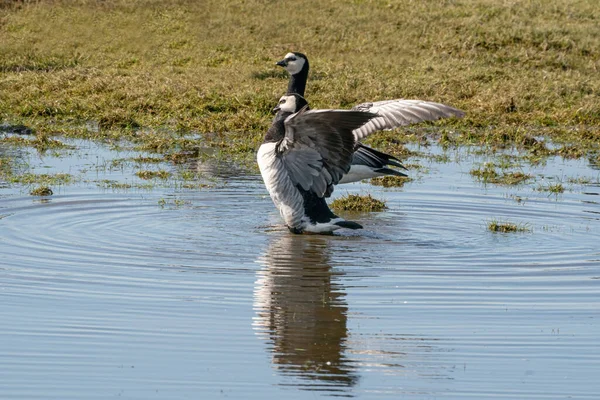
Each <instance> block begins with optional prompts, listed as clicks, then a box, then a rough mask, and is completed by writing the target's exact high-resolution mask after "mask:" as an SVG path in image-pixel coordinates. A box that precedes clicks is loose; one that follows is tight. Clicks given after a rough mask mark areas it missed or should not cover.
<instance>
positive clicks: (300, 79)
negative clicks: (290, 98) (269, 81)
mask: <svg viewBox="0 0 600 400" xmlns="http://www.w3.org/2000/svg"><path fill="white" fill-rule="evenodd" d="M307 62H308V61H307ZM307 79H308V66H307V65H305V66H304V68H302V69H301V70H300V72H298V73H297V74H294V75H290V82H289V83H288V89H287V91H288V93H298V94H299V95H300V96H304V90H305V89H306V80H307Z"/></svg>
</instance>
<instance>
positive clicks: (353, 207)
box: [330, 194, 387, 212]
mask: <svg viewBox="0 0 600 400" xmlns="http://www.w3.org/2000/svg"><path fill="white" fill-rule="evenodd" d="M330 207H331V208H332V209H334V210H338V211H357V212H358V211H361V212H362V211H364V212H370V211H383V210H385V209H386V208H387V206H386V205H385V202H384V201H381V200H377V199H375V198H373V196H371V195H370V194H367V195H364V196H361V195H357V194H348V195H345V196H342V197H340V198H337V199H335V200H334V201H332V202H331V204H330Z"/></svg>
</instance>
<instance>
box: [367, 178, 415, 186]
mask: <svg viewBox="0 0 600 400" xmlns="http://www.w3.org/2000/svg"><path fill="white" fill-rule="evenodd" d="M412 180H413V179H412V178H410V177H407V176H380V177H377V178H372V179H371V184H372V185H375V186H383V187H403V186H404V184H405V183H407V182H410V181H412Z"/></svg>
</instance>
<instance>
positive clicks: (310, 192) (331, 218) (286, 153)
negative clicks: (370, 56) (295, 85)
mask: <svg viewBox="0 0 600 400" xmlns="http://www.w3.org/2000/svg"><path fill="white" fill-rule="evenodd" d="M299 105H300V104H297V103H296V97H294V96H284V97H282V98H281V100H280V101H279V104H278V106H277V107H276V111H277V115H276V116H275V119H274V120H273V124H272V125H271V127H270V128H269V130H268V131H267V133H266V135H265V139H264V142H263V144H262V145H261V146H260V148H259V150H258V154H257V161H258V166H259V168H260V172H261V175H262V177H263V180H264V182H265V186H266V187H267V190H268V191H269V194H270V195H271V199H272V200H273V202H274V203H275V206H276V207H277V208H278V209H279V212H280V214H281V217H282V218H283V220H284V221H285V224H286V225H287V227H288V229H289V230H290V231H291V232H293V233H302V232H313V233H330V232H332V231H334V230H337V229H339V228H350V229H360V228H362V226H360V225H359V224H357V223H355V222H351V221H346V220H344V219H342V218H340V217H338V216H337V215H335V214H334V213H333V212H332V211H331V210H330V209H329V207H328V206H327V203H326V202H325V198H326V197H329V196H330V195H331V193H332V192H333V186H334V185H335V184H337V183H339V181H340V180H341V178H342V177H343V176H344V175H345V174H347V173H348V171H349V170H350V165H351V162H352V154H353V152H354V149H355V146H356V139H355V135H354V134H353V131H354V130H356V129H359V128H360V127H362V126H364V124H366V123H368V122H369V121H370V120H371V119H373V118H375V117H376V115H375V114H372V113H369V112H363V111H351V110H308V107H307V106H303V107H301V108H299Z"/></svg>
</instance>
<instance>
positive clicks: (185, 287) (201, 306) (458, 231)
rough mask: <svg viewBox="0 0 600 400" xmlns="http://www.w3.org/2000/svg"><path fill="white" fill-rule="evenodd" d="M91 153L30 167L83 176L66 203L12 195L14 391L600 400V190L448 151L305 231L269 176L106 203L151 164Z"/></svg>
mask: <svg viewBox="0 0 600 400" xmlns="http://www.w3.org/2000/svg"><path fill="white" fill-rule="evenodd" d="M77 146H78V147H79V148H80V150H79V151H76V152H71V153H70V154H66V155H64V154H63V155H62V156H61V157H53V156H44V157H40V156H38V155H37V154H35V153H32V152H29V151H26V150H19V151H20V152H21V154H15V156H16V157H19V158H21V159H23V160H25V161H27V163H28V164H29V166H30V168H33V170H34V171H35V172H36V173H48V172H57V171H62V172H69V173H72V174H74V175H77V176H78V177H79V178H80V179H79V181H78V182H76V183H74V184H72V185H66V186H61V187H56V188H55V187H53V190H54V193H55V194H54V195H53V196H51V197H46V198H39V197H33V196H30V195H29V194H28V191H29V190H28V188H24V187H19V186H15V185H8V184H6V183H3V182H0V254H2V257H1V259H0V320H1V321H2V328H1V329H0V398H2V399H17V398H18V399H41V398H60V399H82V398H86V399H91V398H101V399H104V398H108V397H115V396H118V397H123V398H128V399H149V398H157V399H187V398H220V397H228V398H239V399H242V398H243V399H254V398H256V399H259V398H260V399H264V398H281V397H285V398H286V399H313V398H320V397H330V396H334V397H339V396H342V397H360V398H368V399H372V398H380V399H397V398H402V399H441V398H443V399H467V398H473V399H481V398H490V399H561V398H571V399H596V398H598V393H600V380H598V376H599V373H600V347H599V346H598V343H599V341H600V245H599V244H598V243H600V241H599V239H600V205H599V200H600V197H598V196H599V195H600V186H599V185H598V184H597V183H592V184H586V185H583V184H567V183H565V186H566V188H567V190H566V191H565V193H563V194H559V195H549V194H548V193H547V192H540V191H537V190H536V187H537V186H538V185H539V183H532V184H529V185H523V186H519V187H502V186H495V185H488V186H484V185H482V184H480V183H478V182H476V181H474V180H473V178H472V177H471V176H470V175H469V170H470V169H471V168H472V167H473V165H474V163H475V164H476V163H479V162H483V161H484V159H483V158H480V157H479V156H470V155H468V154H467V155H465V154H464V152H463V153H460V152H457V153H450V154H449V156H450V159H451V161H450V162H448V163H436V162H427V161H423V163H425V164H426V167H427V172H423V173H418V172H415V171H413V172H411V175H413V176H416V177H417V178H418V179H416V180H415V181H413V182H410V183H408V184H406V185H405V187H404V188H390V189H384V188H381V187H376V186H371V185H369V184H367V183H358V184H352V185H345V186H341V187H338V189H337V190H336V192H335V194H334V196H340V195H343V194H346V193H367V192H368V193H370V194H372V195H373V196H374V197H376V198H380V199H384V200H386V201H387V205H388V207H389V209H388V210H387V211H385V212H381V213H366V214H359V215H351V216H347V217H348V218H352V219H354V220H357V221H358V222H360V223H361V224H363V225H364V226H365V229H364V230H362V231H356V232H349V231H340V233H339V234H338V235H335V236H308V235H302V236H294V235H291V234H290V233H288V232H287V230H286V229H284V228H283V227H282V225H281V221H280V219H279V216H278V213H277V211H276V210H275V208H274V207H273V205H272V203H271V200H270V199H269V198H268V197H267V196H266V191H265V189H264V187H263V185H262V181H261V180H260V178H259V177H258V176H255V175H248V174H244V173H243V172H240V171H232V170H231V169H229V168H228V166H226V165H225V166H221V167H220V168H213V166H211V165H202V166H200V167H198V170H201V171H202V172H203V173H204V174H205V175H210V176H207V179H209V180H210V182H212V183H213V185H212V186H211V187H208V188H201V189H191V190H188V189H181V188H180V187H179V186H177V185H169V184H164V185H157V186H155V187H154V188H151V189H145V190H144V189H135V188H133V189H130V190H111V189H101V188H99V187H98V184H97V183H96V182H97V181H99V180H102V179H109V180H114V181H118V182H132V183H135V182H137V181H139V179H138V178H136V177H135V176H134V175H133V172H134V169H133V167H131V166H129V167H128V166H125V167H121V168H119V169H111V168H106V167H105V166H106V165H108V164H109V161H110V160H111V159H113V158H119V157H127V156H132V154H123V153H118V152H115V151H110V150H107V149H106V148H103V147H101V146H96V145H91V144H89V143H84V142H80V143H77ZM2 151H4V152H13V154H14V152H17V150H14V149H2ZM162 168H171V169H173V168H174V167H170V166H165V165H163V166H162ZM193 168H196V167H195V166H194V167H193ZM523 168H524V170H525V172H532V173H534V174H536V175H537V176H538V177H539V176H540V175H541V174H543V175H544V176H545V178H544V181H545V182H556V181H560V180H564V181H565V182H566V179H567V178H568V177H588V178H590V179H591V180H592V181H593V182H598V176H599V172H598V169H594V168H593V166H590V165H589V163H588V162H586V161H585V160H578V161H568V162H567V161H563V160H561V159H558V158H557V159H551V160H550V161H549V162H548V163H547V164H546V165H544V166H539V167H533V168H531V167H523ZM540 179H541V178H540ZM538 181H539V179H538ZM515 196H518V197H519V198H520V199H521V201H516V200H515ZM492 219H498V220H509V221H512V222H516V223H521V224H525V225H526V226H527V227H528V228H529V229H531V231H530V232H524V233H512V234H499V233H492V232H490V231H488V230H487V222H489V221H490V220H492Z"/></svg>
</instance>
